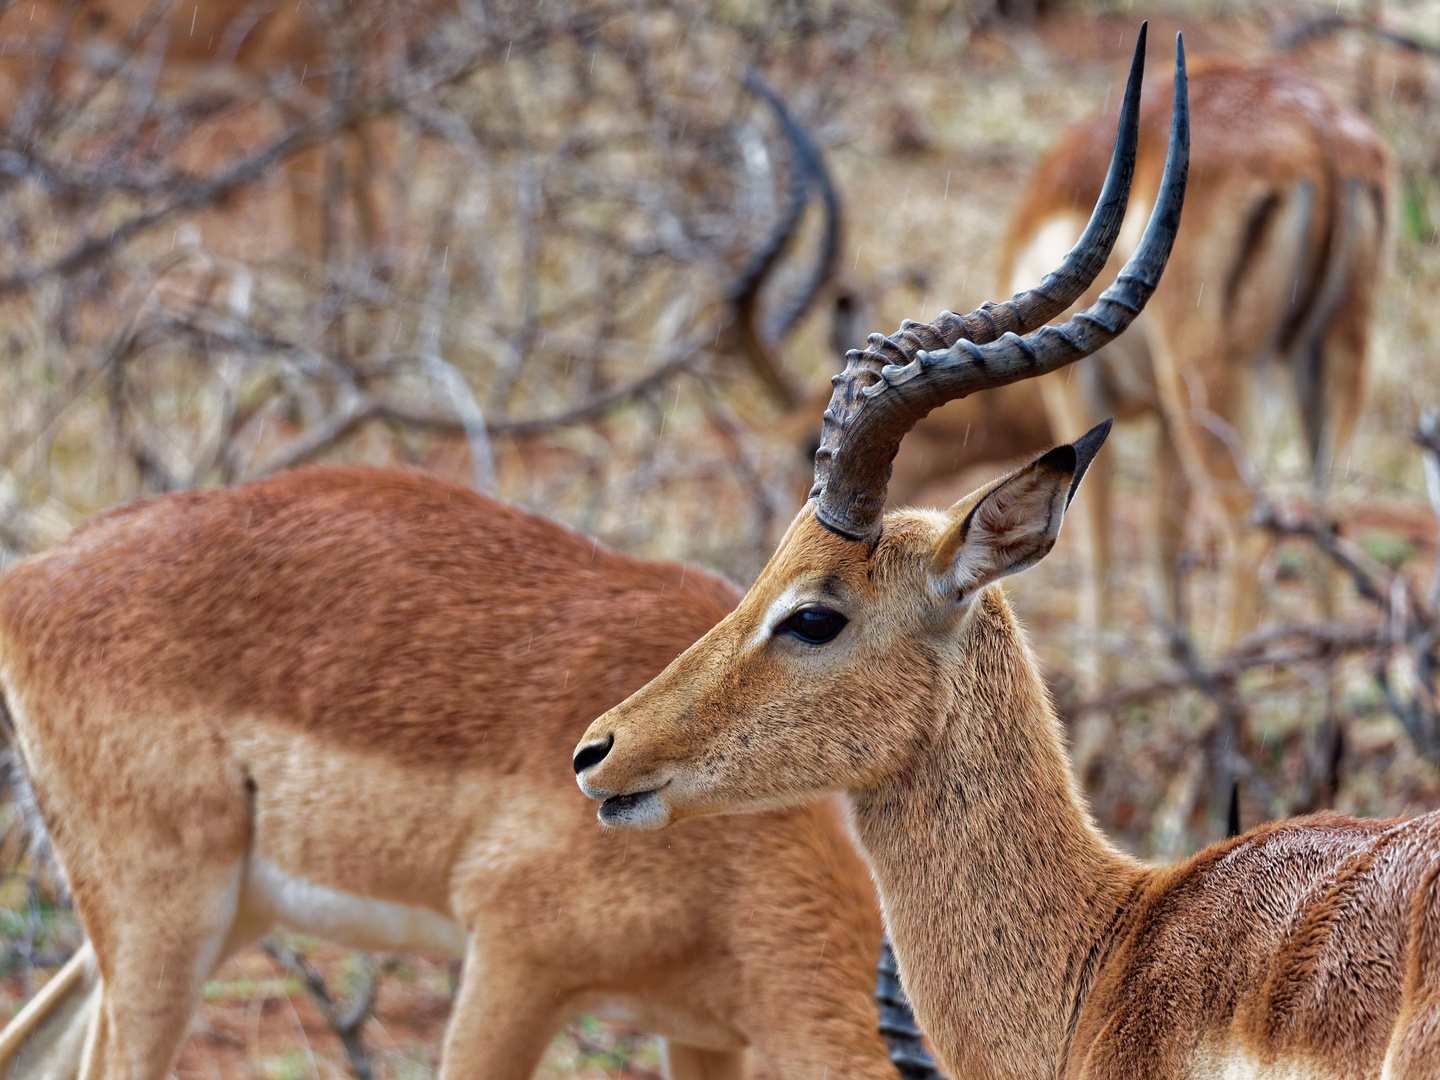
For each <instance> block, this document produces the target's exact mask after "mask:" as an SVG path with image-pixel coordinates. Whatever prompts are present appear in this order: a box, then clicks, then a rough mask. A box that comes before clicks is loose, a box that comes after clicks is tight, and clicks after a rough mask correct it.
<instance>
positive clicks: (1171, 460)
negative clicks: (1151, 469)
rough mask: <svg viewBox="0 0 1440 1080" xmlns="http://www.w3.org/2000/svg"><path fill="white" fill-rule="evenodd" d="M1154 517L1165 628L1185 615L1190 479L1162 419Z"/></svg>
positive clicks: (1158, 606)
mask: <svg viewBox="0 0 1440 1080" xmlns="http://www.w3.org/2000/svg"><path fill="white" fill-rule="evenodd" d="M1155 488H1156V491H1155V499H1154V502H1153V509H1154V513H1155V519H1154V522H1153V527H1152V528H1151V535H1152V536H1153V537H1154V545H1155V546H1154V550H1153V552H1152V554H1151V563H1152V565H1153V573H1154V575H1155V583H1154V601H1153V606H1154V610H1155V611H1156V613H1157V614H1158V615H1159V617H1160V619H1161V620H1162V621H1163V623H1164V625H1165V627H1166V628H1167V629H1169V628H1173V627H1176V626H1178V625H1179V624H1180V623H1181V622H1182V621H1183V620H1184V617H1185V610H1186V604H1185V598H1184V596H1183V595H1181V591H1182V589H1183V588H1184V582H1183V580H1182V577H1181V574H1180V559H1181V556H1182V555H1183V554H1184V551H1185V525H1186V521H1187V518H1188V516H1189V513H1190V481H1189V479H1188V478H1187V477H1186V475H1185V466H1184V464H1183V463H1182V462H1181V461H1180V456H1179V454H1178V453H1177V451H1176V447H1175V440H1174V437H1173V436H1172V435H1171V433H1170V430H1169V427H1168V425H1167V423H1166V421H1165V420H1164V418H1163V417H1162V418H1161V421H1160V427H1159V431H1158V432H1157V433H1156V439H1155Z"/></svg>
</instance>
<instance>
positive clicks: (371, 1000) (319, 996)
mask: <svg viewBox="0 0 1440 1080" xmlns="http://www.w3.org/2000/svg"><path fill="white" fill-rule="evenodd" d="M261 945H262V946H263V948H264V949H265V951H266V952H267V953H269V954H270V956H271V958H272V959H274V960H275V961H276V962H277V963H278V964H280V965H281V966H282V967H283V968H285V969H286V970H287V971H289V972H291V973H292V974H294V975H296V976H297V977H298V978H299V979H300V981H301V982H302V983H304V985H305V989H306V990H307V991H308V992H309V994H310V997H311V1000H313V1001H314V1002H315V1008H316V1009H317V1010H319V1012H320V1015H321V1016H323V1017H324V1018H325V1023H327V1024H328V1025H329V1026H330V1029H331V1030H332V1031H333V1032H335V1035H336V1037H337V1038H338V1039H339V1040H340V1044H341V1045H342V1046H344V1047H345V1056H346V1057H347V1058H349V1060H350V1068H351V1071H353V1072H354V1073H355V1077H356V1080H374V1076H375V1071H374V1069H373V1068H372V1066H371V1064H370V1055H369V1053H368V1052H367V1051H366V1049H365V1043H364V1041H363V1040H362V1039H361V1037H360V1032H361V1029H362V1028H363V1027H364V1026H365V1021H366V1020H368V1019H369V1018H370V1016H371V1014H372V1011H373V1010H374V1008H375V995H376V993H377V992H378V991H379V988H380V978H381V976H383V975H385V974H387V973H389V972H390V971H392V970H393V969H394V967H395V963H396V961H395V959H394V958H393V957H392V958H390V959H388V960H386V961H385V962H384V963H382V964H381V965H380V967H379V970H378V971H377V970H376V968H375V967H374V966H373V965H372V963H371V961H370V959H369V957H367V956H365V954H363V953H359V954H357V956H358V957H359V960H360V968H361V976H360V984H359V987H358V989H357V990H356V991H355V993H354V994H353V995H352V996H351V998H350V1001H349V1002H348V1003H347V1002H343V1001H339V1000H337V999H336V997H335V996H334V994H332V993H331V991H330V988H329V987H328V986H327V985H326V984H325V979H324V977H323V976H322V975H321V974H320V973H319V972H318V971H316V970H315V969H314V968H313V967H312V966H311V965H310V963H309V962H308V961H307V960H306V959H305V958H304V957H303V956H301V955H300V954H299V953H298V952H296V951H295V950H294V949H291V948H289V947H287V946H285V945H282V944H280V943H279V942H277V941H276V940H275V939H274V938H269V937H267V938H266V939H265V940H264V941H263V942H261Z"/></svg>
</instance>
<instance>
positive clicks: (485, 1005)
mask: <svg viewBox="0 0 1440 1080" xmlns="http://www.w3.org/2000/svg"><path fill="white" fill-rule="evenodd" d="M568 1006H569V995H568V994H566V993H564V992H563V991H560V990H557V988H555V987H554V986H553V985H552V984H551V983H550V982H549V981H548V980H547V979H545V978H544V976H543V973H542V972H539V971H536V970H535V967H534V965H533V964H529V963H526V962H525V961H524V960H523V959H515V958H509V957H503V956H500V955H497V954H495V953H494V952H491V951H490V950H488V949H483V950H482V949H481V948H479V947H477V945H476V943H475V940H474V936H472V938H471V945H470V948H469V950H468V951H467V952H466V954H465V967H464V969H463V971H462V972H461V977H460V992H459V993H458V994H457V995H456V997H455V1008H454V1009H453V1010H452V1012H451V1014H450V1023H449V1024H448V1025H447V1026H446V1028H445V1046H444V1049H443V1051H442V1052H441V1057H440V1077H439V1080H529V1078H530V1076H531V1075H532V1074H533V1073H534V1072H535V1068H536V1066H538V1065H539V1064H540V1058H541V1057H542V1056H544V1053H545V1048H546V1047H547V1046H549V1045H550V1040H551V1039H552V1038H554V1036H555V1032H556V1031H557V1030H559V1028H560V1025H561V1024H563V1023H564V1022H565V1020H566V1018H567V1017H568V1016H569V1012H570V1010H569V1007H568Z"/></svg>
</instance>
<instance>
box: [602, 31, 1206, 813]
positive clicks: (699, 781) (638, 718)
mask: <svg viewBox="0 0 1440 1080" xmlns="http://www.w3.org/2000/svg"><path fill="white" fill-rule="evenodd" d="M1144 42H1145V35H1144V31H1143V29H1142V31H1141V35H1140V40H1139V43H1138V44H1137V47H1136V53H1135V62H1134V65H1133V66H1132V69H1131V76H1130V84H1129V86H1128V87H1127V90H1126V96H1125V103H1124V106H1123V108H1122V111H1121V119H1120V133H1119V136H1118V137H1117V139H1116V144H1115V153H1114V156H1113V157H1112V160H1111V164H1110V172H1109V175H1108V176H1107V178H1106V183H1105V187H1104V190H1103V191H1102V192H1101V195H1100V200H1099V202H1098V203H1097V205H1096V208H1095V212H1094V214H1093V215H1092V217H1091V221H1090V224H1089V226H1088V227H1087V228H1086V230H1085V233H1084V235H1083V236H1081V238H1080V240H1079V242H1078V243H1077V244H1076V246H1075V248H1074V250H1073V251H1071V253H1070V254H1069V255H1068V256H1067V257H1066V259H1065V262H1064V263H1063V264H1062V265H1061V267H1060V268H1059V269H1058V270H1056V271H1055V272H1054V273H1052V274H1050V275H1048V276H1047V277H1046V278H1045V280H1044V281H1042V282H1041V284H1040V286H1039V287H1038V288H1036V289H1033V290H1031V291H1029V292H1025V293H1021V294H1019V295H1017V296H1015V297H1014V298H1012V299H1011V300H1010V301H1008V302H1007V303H1005V304H1000V305H994V304H986V305H984V306H982V307H981V308H980V309H979V310H977V311H975V312H972V313H971V314H969V315H966V316H960V315H955V314H953V313H951V312H946V313H944V314H942V315H941V316H940V317H939V318H938V319H937V320H936V321H935V322H934V323H931V324H921V323H913V322H906V323H905V324H904V325H902V327H901V329H900V331H899V332H898V333H896V334H893V335H891V336H890V337H888V338H886V337H882V336H881V335H879V334H872V335H871V336H870V339H869V342H868V345H867V348H865V349H864V350H855V351H852V352H850V353H849V354H848V355H847V357H846V367H845V371H844V373H843V374H842V375H840V376H837V377H836V379H835V392H834V395H833V397H832V398H831V402H830V407H829V408H828V409H827V410H826V411H825V417H824V426H823V431H822V438H821V445H820V450H819V451H818V452H817V454H816V455H815V486H814V488H813V489H812V491H811V496H810V500H809V502H807V503H806V505H805V507H804V508H803V509H802V510H801V511H800V514H799V515H798V516H797V517H796V519H795V521H794V522H793V523H792V524H791V526H790V529H789V531H788V532H787V533H786V535H785V537H784V539H783V540H782V541H781V542H780V546H779V549H778V550H777V551H776V553H775V555H774V557H773V558H772V559H771V560H770V563H769V565H768V566H767V567H766V568H765V570H764V571H763V572H762V573H761V575H760V577H759V578H758V580H757V581H756V582H755V584H754V586H753V587H752V588H751V589H750V592H749V593H748V594H747V595H746V597H745V599H744V600H743V601H742V602H741V604H740V606H739V607H738V608H737V609H736V610H735V611H734V612H732V613H731V614H730V615H729V616H728V617H726V618H725V619H724V620H723V621H722V622H721V623H720V624H719V625H718V626H716V627H715V628H714V629H713V630H711V631H710V633H708V634H707V635H705V637H703V638H701V639H700V640H699V641H698V642H696V643H695V644H694V645H693V646H691V647H690V648H689V649H688V650H686V651H685V652H684V653H683V654H682V655H681V656H680V657H679V658H678V659H676V660H675V662H674V663H672V664H671V665H670V666H669V667H668V668H667V669H666V670H665V671H663V672H662V673H661V674H660V675H658V676H657V677H656V678H655V679H654V680H653V681H652V682H651V683H650V684H649V685H648V686H646V687H644V688H643V689H642V690H640V691H639V692H638V693H636V694H634V695H633V696H631V697H630V698H629V699H627V700H626V701H624V702H622V703H621V704H620V705H617V706H616V707H615V708H613V709H611V710H610V711H609V712H608V713H606V714H605V715H604V716H602V717H600V719H598V720H596V721H595V722H594V723H593V724H591V725H590V729H589V730H588V731H587V732H586V733H585V737H584V739H582V740H581V742H580V745H579V747H578V748H577V750H576V753H575V762H574V764H575V771H576V774H577V777H578V779H579V782H580V786H581V788H582V789H583V790H584V791H585V793H586V794H587V795H589V796H591V797H592V798H596V799H601V800H603V803H602V806H601V808H600V817H601V820H602V821H605V822H607V823H609V824H613V825H623V826H630V827H635V828H658V827H661V826H663V825H666V824H668V823H670V822H672V821H675V820H678V819H680V818H684V817H691V816H694V815H697V814H712V813H724V812H733V811H751V810H757V809H764V808H770V807H778V806H785V805H791V804H795V803H799V802H804V801H808V800H810V799H813V798H815V797H816V796H819V795H821V794H824V793H827V792H832V791H838V790H863V789H867V788H872V787H875V786H877V785H881V784H884V783H886V782H888V781H890V780H893V779H895V778H897V777H899V776H902V775H903V774H904V772H905V771H906V768H907V765H908V763H910V762H911V761H913V760H914V759H915V756H916V754H917V753H918V752H919V750H920V749H921V748H923V746H924V745H925V744H926V742H927V741H928V740H929V739H930V738H931V737H932V735H933V733H934V732H935V731H936V729H937V727H938V725H939V723H940V722H941V720H942V718H943V717H944V716H946V715H947V714H948V706H949V705H950V703H951V701H952V699H953V695H954V693H955V686H956V679H957V677H958V676H957V673H958V671H959V670H960V668H961V666H962V665H961V664H960V663H959V659H960V656H959V654H962V653H963V652H964V650H966V649H967V648H969V647H970V645H969V643H968V640H967V633H966V628H967V624H968V621H969V617H970V615H971V613H972V612H973V610H974V608H975V606H976V601H977V599H978V598H979V597H981V596H982V595H983V594H984V593H985V590H986V588H987V587H988V586H989V585H991V584H992V583H994V582H996V581H998V580H999V579H1000V578H1002V577H1004V576H1006V575H1007V574H1012V573H1015V572H1016V571H1018V570H1022V569H1024V568H1025V567H1027V566H1031V565H1033V564H1034V563H1036V562H1037V561H1039V560H1040V559H1041V558H1043V557H1044V555H1045V554H1046V553H1047V552H1049V550H1050V548H1051V547H1052V546H1053V545H1054V543H1055V539H1056V537H1057V535H1058V534H1059V531H1060V525H1061V521H1062V520H1063V517H1064V512H1065V508H1066V507H1067V506H1068V505H1069V501H1070V499H1071V497H1072V496H1073V495H1074V492H1075V489H1076V487H1077V486H1078V484H1079V482H1080V479H1081V477H1082V476H1083V475H1084V472H1085V469H1086V467H1087V466H1088V465H1089V463H1090V460H1091V459H1092V458H1093V456H1094V454H1095V452H1096V451H1097V450H1099V448H1100V446H1101V444H1102V443H1103V442H1104V439H1105V436H1106V434H1107V433H1108V431H1109V423H1108V422H1107V423H1105V424H1102V425H1101V426H1100V427H1098V428H1096V429H1095V430H1094V431H1091V432H1090V433H1089V434H1087V435H1086V436H1084V437H1083V438H1081V439H1079V440H1077V441H1076V442H1075V443H1074V444H1073V445H1068V446H1060V447H1057V448H1056V449H1054V450H1051V451H1050V452H1049V453H1047V454H1045V455H1043V456H1042V457H1040V458H1038V459H1037V460H1035V461H1034V462H1032V463H1030V464H1029V465H1027V466H1025V467H1024V468H1022V469H1019V470H1017V471H1015V472H1013V473H1011V474H1009V475H1008V476H1005V477H1002V478H1001V479H999V480H997V481H995V482H994V483H992V484H990V485H988V486H987V487H985V488H982V489H981V490H980V491H978V492H975V493H974V494H972V495H970V496H969V497H968V498H966V499H963V500H961V501H960V502H959V503H957V504H956V505H955V506H954V507H952V508H951V509H950V510H949V511H947V512H945V513H932V512H916V511H896V512H892V513H891V514H889V515H882V507H883V506H884V503H885V487H886V483H887V481H888V479H889V474H890V463H891V460H892V459H893V458H894V456H895V451H896V449H897V448H898V447H899V445H900V440H901V438H902V437H903V436H904V434H905V432H907V431H908V430H909V429H910V428H911V427H912V426H913V425H914V424H915V422H916V421H917V420H919V419H920V418H921V417H923V416H924V415H925V414H926V413H928V412H929V411H930V410H931V409H933V408H935V407H936V406H938V405H940V404H943V403H944V402H945V401H948V400H951V399H952V398H956V397H963V396H965V395H967V394H970V393H973V392H975V391H977V390H982V389H985V388H987V387H992V386H998V385H1003V384H1004V383H1008V382H1013V381H1016V380H1018V379H1023V378H1029V377H1032V376H1036V375H1040V374H1044V373H1045V372H1048V371H1053V370H1056V369H1058V368H1060V367H1063V366H1065V365H1066V364H1069V363H1073V362H1074V361H1075V360H1078V359H1080V358H1081V357H1083V356H1086V355H1088V354H1089V353H1091V352H1094V351H1095V350H1096V349H1098V348H1100V347H1101V346H1102V345H1104V344H1106V343H1107V342H1109V341H1111V340H1113V339H1114V338H1115V337H1116V336H1117V335H1118V334H1119V333H1120V332H1121V331H1123V330H1124V329H1125V327H1126V326H1128V325H1129V323H1130V322H1131V321H1132V320H1133V319H1134V317H1135V315H1136V314H1138V312H1139V311H1140V309H1141V308H1142V307H1143V306H1144V304H1145V302H1146V300H1148V299H1149V296H1150V294H1151V293H1152V292H1153V291H1154V289H1155V286H1156V285H1157V284H1158V283H1159V279H1160V273H1161V271H1162V270H1163V269H1164V265H1165V260H1166V258H1167V257H1168V255H1169V252H1170V246H1171V243H1172V242H1173V240H1174V236H1175V230H1176V228H1177V226H1178V225H1179V215H1180V207H1181V204H1182V202H1183V199H1184V190H1185V173H1186V165H1187V160H1188V144H1189V132H1188V114H1187V110H1186V103H1185V68H1184V54H1183V50H1181V48H1180V46H1179V45H1178V44H1177V66H1176V81H1175V107H1174V114H1173V121H1172V128H1171V139H1170V153H1169V158H1168V160H1167V164H1166V170H1165V180H1164V183H1163V186H1162V191H1161V195H1160V197H1159V198H1158V199H1157V200H1156V203H1155V209H1154V211H1153V213H1152V216H1151V219H1150V223H1149V225H1148V226H1147V228H1146V230H1145V235H1144V237H1143V239H1142V241H1141V243H1140V246H1139V247H1138V248H1137V249H1136V251H1135V254H1134V256H1133V257H1132V258H1131V260H1130V262H1129V263H1128V264H1127V266H1126V267H1125V269H1124V270H1123V271H1121V273H1120V276H1119V278H1118V279H1117V280H1116V283H1115V284H1114V285H1112V286H1111V287H1110V288H1109V289H1107V290H1106V291H1105V292H1104V293H1103V294H1102V295H1101V296H1100V298H1099V299H1098V300H1097V301H1096V303H1095V305H1094V306H1093V307H1091V308H1089V309H1088V310H1086V311H1084V312H1081V313H1079V314H1077V315H1075V316H1074V317H1073V318H1071V319H1070V320H1069V321H1067V322H1065V323H1063V324H1061V325H1060V326H1055V327H1051V326H1046V325H1045V323H1047V322H1048V321H1049V320H1050V319H1053V318H1054V317H1056V316H1057V315H1059V314H1060V313H1061V312H1063V311H1064V310H1065V309H1066V308H1067V307H1069V306H1070V305H1071V304H1072V303H1074V301H1075V300H1076V299H1077V298H1078V297H1079V296H1080V295H1081V294H1082V293H1083V292H1084V291H1085V289H1086V287H1087V286H1088V285H1089V283H1090V281H1091V280H1092V279H1093V278H1094V277H1095V275H1096V274H1098V273H1099V271H1100V269H1101V268H1102V267H1103V266H1104V264H1105V261H1106V259H1107V258H1108V257H1109V255H1110V250H1111V248H1112V246H1113V245H1114V242H1115V237H1116V235H1117V234H1118V232H1119V229H1120V224H1121V220H1122V219H1123V216H1124V212H1125V205H1126V202H1127V200H1128V195H1129V185H1130V176H1131V172H1132V171H1133V166H1134V156H1135V140H1136V132H1137V122H1138V113H1137V106H1138V99H1139V93H1140V80H1141V71H1142V63H1143V57H1144ZM1037 328H1038V329H1037ZM1020 335H1025V336H1023V337H1022V336H1020Z"/></svg>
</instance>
